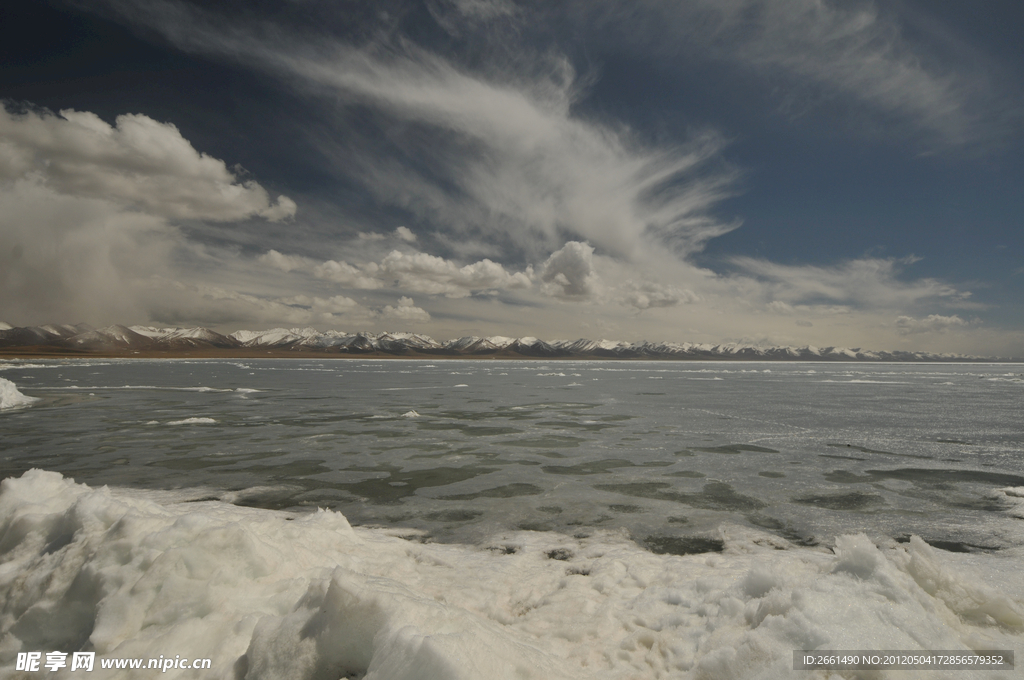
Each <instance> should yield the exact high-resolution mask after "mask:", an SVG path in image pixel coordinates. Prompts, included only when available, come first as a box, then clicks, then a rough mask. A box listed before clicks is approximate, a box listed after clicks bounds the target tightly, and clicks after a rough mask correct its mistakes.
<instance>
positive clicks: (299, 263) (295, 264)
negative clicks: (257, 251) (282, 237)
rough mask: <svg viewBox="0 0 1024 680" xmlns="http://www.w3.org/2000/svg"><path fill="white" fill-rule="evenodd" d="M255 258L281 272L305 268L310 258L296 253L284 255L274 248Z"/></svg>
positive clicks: (308, 264) (309, 262)
mask: <svg viewBox="0 0 1024 680" xmlns="http://www.w3.org/2000/svg"><path fill="white" fill-rule="evenodd" d="M257 260H258V261H259V262H262V263H263V264H267V265H270V266H271V267H273V268H274V269H280V270H281V271H283V272H290V271H292V270H295V269H306V268H308V267H309V266H310V265H311V260H310V259H309V258H307V257H299V256H298V255H284V254H282V253H280V252H278V251H276V250H268V251H267V252H265V253H263V254H262V255H260V256H259V257H258V258H257Z"/></svg>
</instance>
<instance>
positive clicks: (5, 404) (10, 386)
mask: <svg viewBox="0 0 1024 680" xmlns="http://www.w3.org/2000/svg"><path fill="white" fill-rule="evenodd" d="M35 401H39V399H37V398H36V397H26V396H25V395H24V394H22V393H21V392H19V391H18V386H17V385H15V384H14V383H13V382H11V381H10V380H8V379H6V378H0V410H3V409H8V408H16V407H18V406H28V405H29V404H31V403H32V402H35Z"/></svg>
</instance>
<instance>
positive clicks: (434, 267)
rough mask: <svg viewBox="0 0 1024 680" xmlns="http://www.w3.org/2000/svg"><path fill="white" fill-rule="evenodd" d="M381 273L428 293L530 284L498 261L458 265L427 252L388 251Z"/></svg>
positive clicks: (465, 292)
mask: <svg viewBox="0 0 1024 680" xmlns="http://www.w3.org/2000/svg"><path fill="white" fill-rule="evenodd" d="M380 272H381V276H382V277H385V276H389V277H393V278H394V279H395V280H396V282H397V285H398V286H399V287H401V288H404V289H407V290H411V291H416V292H420V293H427V294H430V295H447V296H448V297H465V296H467V295H469V294H471V293H473V292H475V291H481V290H492V289H493V290H509V289H521V288H529V287H530V279H529V277H528V276H527V275H526V274H524V273H523V272H516V273H514V274H510V273H509V272H508V271H506V270H505V268H504V267H502V266H501V265H500V264H498V263H496V262H492V261H491V260H488V259H484V260H480V261H479V262H474V263H473V264H468V265H465V266H463V267H459V266H458V265H457V264H455V263H454V262H452V261H451V260H446V259H444V258H441V257H436V256H434V255H428V254H427V253H411V254H406V253H402V252H400V251H398V250H393V251H391V252H390V253H389V254H388V255H387V256H386V257H385V258H384V259H383V260H382V261H381V263H380Z"/></svg>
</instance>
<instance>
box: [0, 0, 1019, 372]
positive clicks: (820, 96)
mask: <svg viewBox="0 0 1024 680" xmlns="http://www.w3.org/2000/svg"><path fill="white" fill-rule="evenodd" d="M412 7H413V4H403V3H388V4H387V6H386V7H382V8H381V9H380V11H379V12H376V13H370V14H368V15H366V16H358V17H344V18H345V19H346V20H347V23H346V22H340V23H334V24H332V23H331V22H330V21H327V19H328V18H333V17H334V14H332V12H333V11H334V10H332V9H331V8H330V7H329V6H328V5H326V4H322V3H318V2H314V3H311V4H310V8H309V9H310V11H311V12H312V13H313V15H314V16H318V17H321V18H323V19H324V21H323V22H320V23H317V22H308V21H307V22H306V23H303V22H302V21H299V20H295V21H292V20H291V19H290V18H289V17H284V19H282V20H280V21H278V22H274V21H272V18H271V17H269V16H260V15H259V13H258V12H257V11H256V10H253V11H252V12H243V13H241V14H238V15H230V16H229V15H227V14H219V13H217V12H216V11H213V10H210V9H207V8H205V7H204V6H203V5H199V4H192V3H187V2H170V1H167V2H163V1H161V2H147V3H141V2H132V1H130V0H116V1H110V2H106V3H103V5H102V8H101V10H100V15H99V16H100V17H102V18H103V20H108V21H113V22H117V24H119V25H124V26H128V27H130V28H131V29H132V30H145V31H148V32H154V31H155V32H157V33H159V34H160V35H161V36H162V39H164V40H166V41H167V42H168V43H169V45H170V47H168V48H166V49H173V50H177V51H178V52H179V53H180V54H185V55H191V56H189V57H188V58H190V59H202V60H205V61H207V62H210V63H214V64H219V65H222V68H224V69H226V70H228V71H230V73H237V72H242V73H245V74H247V75H246V77H252V78H255V79H257V80H258V81H260V82H261V83H267V87H270V88H272V90H273V92H274V93H275V96H276V97H279V98H280V105H281V106H282V107H285V106H287V107H292V108H293V109H294V107H296V106H298V107H300V108H301V116H302V118H301V121H302V124H301V125H299V124H297V123H294V122H292V123H288V121H286V120H285V119H284V118H282V119H281V120H280V123H279V127H278V131H279V133H280V135H281V138H282V139H285V140H294V141H291V142H287V143H288V144H294V145H299V146H301V145H305V146H303V148H307V149H315V156H314V155H313V154H311V153H306V154H303V155H299V154H298V152H295V153H294V154H293V155H290V156H288V157H289V158H294V159H295V160H294V162H295V163H296V164H301V163H307V164H309V167H310V168H312V169H311V170H309V171H308V172H307V173H306V175H305V176H307V177H313V176H315V177H317V178H319V179H318V180H317V182H315V183H314V182H312V181H311V180H309V179H303V180H300V179H299V175H294V176H292V175H289V174H288V172H287V171H285V170H281V171H278V170H277V168H276V167H275V166H273V165H268V166H266V167H265V168H264V169H263V170H262V171H260V172H259V173H257V174H258V176H257V174H253V173H250V172H249V171H247V170H245V169H244V168H242V167H241V166H240V165H238V164H237V163H238V159H237V158H233V157H225V158H218V157H217V155H218V154H215V153H211V152H210V151H209V150H208V149H206V148H203V147H202V146H201V145H198V144H196V143H194V142H193V141H190V140H189V139H188V138H187V137H186V135H184V134H183V133H182V131H181V128H179V126H178V125H179V121H176V120H161V119H160V117H159V116H158V115H149V114H147V113H146V112H145V111H143V112H138V110H137V109H136V108H134V107H133V106H132V104H131V103H130V102H119V103H121V104H123V109H122V110H120V111H117V112H116V113H115V114H113V116H112V117H110V118H108V117H106V116H101V115H98V114H97V113H94V112H91V111H88V110H84V109H83V108H82V107H80V106H79V107H75V106H71V105H69V106H67V107H66V108H61V109H60V110H59V113H53V112H51V111H50V110H47V109H45V108H42V107H41V106H37V105H34V104H25V103H15V102H13V101H10V100H8V101H6V102H5V105H4V107H3V110H2V111H0V234H2V235H3V240H4V247H3V248H2V249H0V251H2V252H0V271H2V274H0V319H2V320H3V321H5V322H7V323H11V324H15V325H29V324H39V323H47V322H77V321H85V322H88V323H91V324H93V325H103V324H106V323H115V322H116V323H124V324H135V323H138V324H158V325H159V324H165V325H190V324H200V325H206V326H209V327H212V328H215V329H218V330H229V331H233V330H238V329H239V328H242V327H270V326H307V325H308V326H314V327H318V328H322V329H328V328H336V329H344V330H350V331H352V330H383V329H391V330H414V331H417V332H424V333H427V334H430V335H433V336H435V337H439V338H449V337H456V336H459V335H466V334H477V335H532V336H537V337H547V338H556V337H557V338H564V337H581V336H585V337H609V338H614V339H619V340H639V339H652V340H671V341H694V342H709V341H710V342H729V341H742V342H762V343H766V344H775V345H808V344H811V345H821V346H830V345H849V346H861V347H867V348H877V349H922V350H928V351H949V352H962V353H972V354H1000V355H1016V356H1022V355H1024V335H1022V331H1021V324H1020V323H1017V322H1012V321H1009V320H1005V319H1004V317H1003V316H1001V315H1000V314H999V312H998V310H999V308H1000V305H999V301H998V300H995V299H992V297H991V295H988V294H987V293H986V291H987V290H988V289H990V288H992V284H991V283H989V282H986V281H982V280H979V279H978V278H977V277H971V278H964V277H962V276H960V277H958V276H945V275H942V274H941V272H938V273H937V272H935V271H934V270H933V269H932V268H931V265H930V264H929V262H930V260H933V259H934V258H929V257H924V258H921V257H918V251H916V249H914V250H910V249H904V250H902V252H898V251H895V249H890V251H889V252H886V251H885V250H878V249H877V248H875V249H871V248H865V249H861V250H860V251H852V252H851V251H847V254H846V255H843V256H840V257H831V258H825V259H822V258H820V257H815V256H807V257H804V258H803V259H802V260H801V259H800V258H797V259H793V258H789V259H780V258H779V257H778V256H773V253H768V254H759V253H758V252H756V250H751V249H745V250H744V249H742V248H741V249H736V247H735V245H733V246H732V248H733V251H732V252H729V251H728V250H723V251H721V252H719V251H718V249H719V248H728V247H727V246H719V245H718V244H719V243H721V244H726V243H731V244H736V243H740V242H742V234H743V233H744V232H745V230H747V229H748V226H747V223H749V222H751V221H752V220H753V221H755V222H756V220H757V213H756V212H755V213H752V214H746V213H743V212H741V213H739V214H737V213H736V212H735V210H734V208H732V207H731V206H733V205H734V204H735V200H736V199H737V198H738V197H743V196H744V195H745V194H746V193H747V192H748V191H749V190H750V187H751V186H752V185H754V186H756V183H757V182H758V181H759V180H758V178H759V177H761V176H763V174H764V173H763V171H759V173H757V174H752V173H751V172H750V171H749V170H748V169H747V168H746V167H744V164H743V163H741V162H738V161H737V160H736V159H735V155H736V154H737V153H738V152H734V151H733V150H734V149H735V148H736V147H737V146H738V145H739V146H741V145H742V143H743V142H739V141H736V139H735V134H736V129H734V127H733V126H734V125H736V124H735V123H733V124H730V123H729V122H728V121H729V120H732V119H730V118H729V117H728V116H726V117H725V118H724V119H723V121H722V122H721V123H716V122H715V121H714V120H713V119H711V120H703V121H702V120H701V116H694V117H693V118H692V121H691V122H688V123H687V124H685V125H682V126H671V127H665V123H664V122H662V123H660V124H659V125H657V126H655V127H654V128H652V127H650V126H649V125H645V124H644V123H643V121H642V120H641V119H639V118H638V119H634V118H633V117H632V114H630V113H629V112H628V111H624V110H623V109H621V107H622V106H625V104H624V103H622V102H625V101H626V100H620V99H612V98H608V97H609V96H608V95H606V94H604V93H603V90H602V88H603V87H610V85H609V86H605V85H604V81H603V80H602V78H604V77H605V76H604V75H603V73H602V68H594V67H592V66H587V65H586V64H585V63H583V62H580V61H579V59H578V57H577V50H578V46H575V45H572V44H564V40H565V39H564V38H563V37H562V36H561V34H559V35H555V32H556V29H557V27H558V26H560V25H564V24H571V25H576V26H578V27H581V28H580V30H581V31H583V30H586V31H588V32H590V33H592V34H593V39H594V40H606V41H607V43H608V44H607V45H605V47H606V48H607V49H608V50H610V52H609V54H620V53H621V54H625V55H628V59H627V60H626V61H627V62H629V63H632V62H633V61H636V60H638V59H639V58H640V57H639V56H637V55H638V51H641V50H645V49H646V50H648V51H647V52H645V53H644V55H643V58H644V59H654V60H661V59H662V58H663V57H664V55H670V56H671V57H672V58H675V59H680V60H683V61H684V62H687V63H689V62H691V61H692V62H693V63H696V64H698V65H701V68H708V69H712V70H713V72H714V73H715V74H716V75H717V76H719V77H721V78H723V79H725V80H724V81H723V82H728V80H727V78H734V79H735V83H737V85H736V87H739V86H740V84H743V83H747V82H748V81H750V80H751V79H753V80H754V81H756V82H758V83H760V82H761V81H769V82H774V83H775V85H774V86H773V87H774V91H773V92H772V93H770V94H769V95H765V94H764V92H765V91H766V90H765V88H766V87H768V86H767V85H763V84H759V85H758V86H757V87H756V88H755V89H756V90H757V92H758V93H759V94H753V95H751V97H752V99H751V101H761V102H768V105H770V107H771V111H770V112H769V113H768V114H766V115H768V116H769V117H770V119H771V120H773V121H775V122H773V123H772V125H775V126H778V125H784V126H789V127H791V128H792V129H794V130H797V129H799V128H800V126H801V125H802V123H801V121H802V120H808V119H814V120H818V119H822V120H828V119H829V117H830V116H832V115H833V114H832V111H833V110H834V109H836V108H837V107H838V108H841V109H843V110H844V111H845V112H846V116H845V118H844V119H843V120H844V122H843V125H844V126H845V127H844V129H845V131H844V132H843V133H842V135H843V136H844V138H846V137H849V138H850V139H851V140H853V141H852V142H851V143H852V144H854V145H856V144H858V143H860V142H858V141H857V139H858V138H859V139H862V140H873V139H878V138H879V137H882V138H884V137H885V136H886V135H888V134H890V133H888V132H884V131H881V130H883V128H885V127H886V126H890V127H892V128H893V129H895V130H897V131H898V133H897V134H899V135H901V137H902V139H903V143H904V144H905V152H904V153H905V154H906V155H907V156H908V157H917V158H929V157H933V156H935V155H938V156H940V157H943V156H945V157H952V156H956V155H957V154H964V153H967V154H968V155H971V154H974V155H977V154H979V153H980V154H984V153H988V152H987V151H985V149H987V148H988V145H990V144H992V143H993V141H994V140H1000V139H1002V140H1006V139H1008V137H1007V136H1006V135H1008V134H1010V133H1009V132H1007V128H1006V126H1005V125H1002V124H997V123H994V122H991V121H992V120H995V119H998V120H1000V121H1003V120H1005V119H1006V116H1007V115H1008V114H1007V111H1009V110H1010V109H1011V108H1012V107H1011V104H1010V103H1008V101H1005V100H1001V99H999V98H998V97H997V96H996V95H995V94H994V93H993V92H991V91H990V90H989V89H987V88H988V87H989V86H988V85H987V84H986V81H985V79H984V78H981V79H979V78H976V77H975V75H976V74H977V73H979V72H984V67H985V65H986V62H985V61H984V60H981V59H979V60H975V61H972V62H967V63H965V65H964V66H963V67H962V68H954V67H952V66H951V65H950V64H951V63H952V62H950V61H944V60H943V55H944V54H946V53H947V52H949V51H950V50H954V48H957V44H954V43H955V41H953V42H952V43H951V42H950V40H933V41H931V42H928V41H927V40H925V39H924V38H922V37H921V36H920V35H915V36H914V37H913V39H911V38H910V37H908V36H907V35H906V31H905V29H904V24H901V22H900V19H899V17H897V16H896V15H894V14H887V13H885V12H882V11H881V10H880V9H879V8H878V7H877V6H876V5H875V4H873V3H869V2H864V3H854V4H852V5H849V6H847V5H844V6H839V5H833V4H831V3H820V2H813V3H812V2H797V3H790V4H788V5H785V6H783V5H780V4H779V3H770V2H763V1H759V0H735V1H732V2H728V3H709V2H704V1H703V0H701V1H695V2H689V3H682V4H680V3H663V2H657V1H654V0H651V1H650V2H642V3H636V4H629V5H627V4H624V3H614V2H608V3H596V4H587V5H586V6H582V5H577V4H573V3H568V4H566V6H565V7H564V8H561V9H560V10H555V9H552V8H538V7H534V6H532V5H530V4H529V3H513V2H510V1H507V0H502V1H501V2H498V1H493V2H486V1H484V0H480V1H479V2H472V3H467V2H454V1H453V2H434V3H427V5H426V8H427V10H429V11H427V10H423V11H427V13H426V14H425V15H423V14H415V10H414V9H413V8H412ZM318 13H319V14H318ZM335 13H336V14H344V12H342V11H341V10H337V11H336V12H335ZM556 15H557V16H556ZM424 16H427V17H428V18H430V19H431V21H432V22H433V27H432V28H431V29H430V31H433V33H431V32H430V31H428V30H426V29H417V30H413V28H412V27H414V26H415V27H419V26H422V25H423V22H422V20H423V17H424ZM541 17H545V18H547V19H548V20H549V21H548V23H547V24H545V25H547V26H550V27H552V28H546V29H544V30H540V29H535V28H533V26H534V25H535V21H534V20H536V19H538V18H541ZM413 19H416V21H413ZM612 25H619V26H622V27H627V28H628V30H624V31H623V32H622V35H621V36H620V37H619V38H617V42H616V43H615V44H612V42H613V41H612V39H611V38H607V33H608V32H609V30H610V29H609V26H612ZM695 25H701V26H703V27H704V28H703V29H702V30H701V31H696V30H695V29H694V26H695ZM680 36H690V37H693V38H694V41H691V42H690V43H687V45H686V46H680V45H678V44H676V43H678V42H679V41H678V38H679V37H680ZM641 37H645V38H646V39H648V43H647V44H648V45H649V48H645V47H644V43H642V41H641ZM925 37H927V36H925ZM673 38H675V40H674V39H673ZM651 41H653V42H651ZM684 42H685V41H684ZM951 45H952V46H951ZM957 49H959V48H957ZM607 58H608V59H610V58H611V57H607ZM624 58H625V57H624ZM630 60H632V61H630ZM609 63H610V62H609ZM659 63H660V62H659ZM694 68H696V67H694ZM605 69H606V70H607V69H608V67H605ZM723 74H724V75H723ZM730 74H731V75H730ZM232 77H234V76H232ZM644 77H646V76H644ZM680 77H682V76H680ZM606 80H609V81H611V80H614V76H612V75H609V76H607V77H606ZM652 96H654V95H652ZM657 96H662V94H661V93H660V92H659V93H658V94H657ZM602 97H604V98H605V99H602ZM765 97H767V100H766V99H765ZM617 112H618V113H617ZM850 112H855V113H856V116H855V120H854V119H852V114H851V113H850ZM106 115H107V116H110V115H111V114H109V113H108V114H106ZM295 115H299V114H295ZM666 115H667V114H666ZM663 120H667V118H663ZM780 121H781V122H780ZM270 122H273V120H272V119H271V120H270ZM191 126H192V127H193V128H194V127H195V123H191ZM659 128H660V129H659ZM787 134H794V133H787ZM265 141H266V142H267V143H268V144H269V145H271V146H274V148H276V145H278V144H280V143H282V142H280V141H279V140H274V139H266V140H265ZM217 143H218V144H219V143H220V142H219V141H218V142H217ZM245 143H246V145H247V148H249V147H252V148H254V149H256V150H255V151H251V152H250V151H246V153H247V154H249V153H252V154H253V155H256V156H258V154H259V151H258V150H259V147H260V145H261V144H262V143H264V139H261V138H260V137H258V136H257V137H251V138H248V139H247V140H246V142H245ZM268 148H269V147H268ZM279 153H288V152H287V151H285V152H279ZM915 162H919V163H920V162H922V161H920V160H918V161H915ZM247 165H248V163H247ZM296 167H298V166H296ZM313 169H315V173H316V174H315V175H314V174H313ZM268 187H272V188H268ZM332 187H333V189H332ZM866 200H870V199H866ZM794 207H795V208H797V211H798V212H799V204H796V205H795V206H794ZM825 219H826V220H827V219H828V218H827V217H826V218H825ZM825 228H826V227H825V225H824V224H822V226H821V227H819V229H825ZM837 236H842V235H841V234H838V233H837ZM761 237H763V235H762V236H761ZM774 238H777V239H786V238H792V239H802V240H806V239H808V238H816V236H803V235H801V234H791V235H786V234H777V236H775V237H774ZM744 247H745V246H744ZM1009 276H1010V275H1009V274H1008V277H1009Z"/></svg>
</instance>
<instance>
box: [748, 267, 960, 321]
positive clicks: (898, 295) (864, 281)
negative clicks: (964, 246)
mask: <svg viewBox="0 0 1024 680" xmlns="http://www.w3.org/2000/svg"><path fill="white" fill-rule="evenodd" d="M731 262H732V263H733V264H734V265H735V266H737V267H738V268H739V269H740V270H741V271H743V272H744V273H745V274H747V275H750V276H752V277H754V278H755V280H756V283H754V284H753V285H746V284H744V282H743V280H742V277H737V278H735V279H734V283H736V284H737V285H741V286H745V288H746V292H747V293H748V294H756V295H758V296H762V297H767V298H768V300H771V302H770V303H766V304H769V307H770V308H771V309H772V310H773V311H775V312H777V313H778V312H784V311H785V309H786V308H785V307H783V305H790V306H795V305H800V304H802V305H812V306H830V305H831V306H834V305H837V304H838V305H848V306H854V307H858V308H865V309H905V308H908V307H911V306H913V305H914V304H917V303H919V302H921V301H923V300H936V299H943V300H946V301H947V302H951V303H962V302H963V301H964V300H966V299H967V298H968V297H970V295H971V294H970V292H968V291H960V290H957V289H956V288H955V287H953V286H951V285H949V284H947V283H943V282H941V281H937V280H935V279H929V278H923V279H910V280H904V279H903V278H901V274H902V273H903V267H904V265H906V264H908V263H912V262H913V258H911V259H904V260H896V259H892V258H886V259H882V258H863V259H859V260H850V261H847V262H843V263H841V264H838V265H834V266H812V265H782V264H776V263H773V262H768V261H766V260H758V259H754V258H749V257H736V258H733V259H732V260H731Z"/></svg>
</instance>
